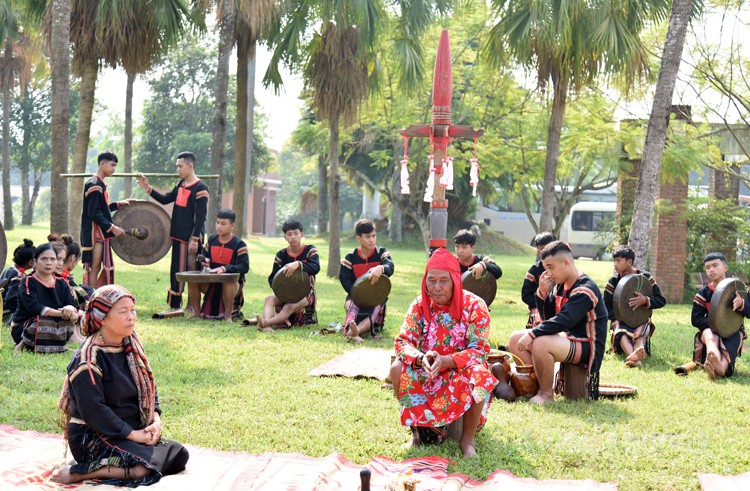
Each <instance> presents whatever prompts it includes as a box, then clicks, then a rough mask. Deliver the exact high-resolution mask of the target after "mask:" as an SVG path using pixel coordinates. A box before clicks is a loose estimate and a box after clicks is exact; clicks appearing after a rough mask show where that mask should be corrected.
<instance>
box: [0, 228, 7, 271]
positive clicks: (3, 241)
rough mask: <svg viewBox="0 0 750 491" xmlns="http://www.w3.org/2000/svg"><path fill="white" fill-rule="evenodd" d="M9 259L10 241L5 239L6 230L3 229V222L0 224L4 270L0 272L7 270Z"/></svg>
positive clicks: (0, 259)
mask: <svg viewBox="0 0 750 491" xmlns="http://www.w3.org/2000/svg"><path fill="white" fill-rule="evenodd" d="M7 258H8V240H7V239H6V238H5V228H4V227H3V224H2V222H0V264H2V266H3V267H2V269H0V271H4V270H5V260H6V259H7Z"/></svg>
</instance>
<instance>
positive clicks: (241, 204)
mask: <svg viewBox="0 0 750 491" xmlns="http://www.w3.org/2000/svg"><path fill="white" fill-rule="evenodd" d="M255 47H256V43H255V42H253V41H252V40H251V39H250V38H249V36H247V35H246V34H240V33H238V39H237V121H236V123H235V131H236V133H235V137H234V152H235V154H234V155H235V166H234V198H233V200H232V207H233V209H234V212H235V213H236V214H237V225H236V226H235V230H236V233H237V235H239V236H242V235H243V233H244V234H245V235H250V234H251V233H252V226H251V223H250V217H249V216H246V214H245V212H246V211H247V200H248V198H249V197H250V190H251V189H252V186H251V179H250V173H251V172H250V171H251V169H252V157H253V120H254V118H255V112H254V109H255Z"/></svg>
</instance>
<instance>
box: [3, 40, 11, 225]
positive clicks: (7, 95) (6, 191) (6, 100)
mask: <svg viewBox="0 0 750 491" xmlns="http://www.w3.org/2000/svg"><path fill="white" fill-rule="evenodd" d="M4 58H5V61H4V63H5V70H4V73H3V78H4V80H3V81H2V86H3V224H4V225H5V230H13V200H12V197H11V195H10V102H11V92H12V87H13V70H11V69H10V66H11V64H12V63H13V45H12V44H11V43H10V38H6V40H5V53H4Z"/></svg>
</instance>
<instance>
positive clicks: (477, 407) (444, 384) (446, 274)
mask: <svg viewBox="0 0 750 491" xmlns="http://www.w3.org/2000/svg"><path fill="white" fill-rule="evenodd" d="M489 335H490V316H489V313H488V311H487V306H486V305H485V303H484V300H482V299H481V298H479V297H477V296H476V295H474V294H473V293H470V292H468V291H465V290H463V288H462V285H461V270H460V268H459V265H458V259H456V257H455V256H453V254H451V253H450V252H448V251H447V250H446V249H442V248H441V249H438V250H436V251H435V252H434V253H433V254H432V257H431V258H430V260H429V261H427V268H426V272H425V276H424V279H423V280H422V295H421V296H419V297H417V298H416V300H414V302H412V304H411V307H410V308H409V311H408V312H407V314H406V319H404V324H403V325H402V326H401V332H400V333H399V335H398V337H397V338H396V343H395V345H396V346H395V347H396V355H397V359H396V361H395V362H394V363H393V365H392V366H391V380H392V381H393V389H394V392H395V393H396V397H397V398H398V400H399V402H400V403H401V423H402V424H403V425H405V426H410V427H411V429H412V434H413V435H414V438H413V442H414V443H441V442H442V441H444V440H445V437H446V436H447V428H446V427H447V425H448V424H450V423H452V422H454V421H456V420H457V419H459V418H460V417H461V416H463V430H462V434H461V441H460V445H461V451H462V452H463V454H464V457H473V456H474V455H476V453H477V452H476V448H475V446H476V444H475V440H474V436H475V434H476V432H477V431H479V430H480V429H481V427H482V426H483V425H484V422H485V421H486V420H487V410H488V409H489V407H490V402H491V399H492V398H491V393H492V390H493V389H494V388H495V384H497V380H496V379H495V377H493V376H492V374H491V373H490V370H489V368H488V367H487V355H488V354H489V352H490V343H489Z"/></svg>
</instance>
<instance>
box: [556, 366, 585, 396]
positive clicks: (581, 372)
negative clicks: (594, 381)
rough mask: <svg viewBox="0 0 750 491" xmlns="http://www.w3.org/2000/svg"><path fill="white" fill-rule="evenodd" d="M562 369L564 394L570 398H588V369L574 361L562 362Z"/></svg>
mask: <svg viewBox="0 0 750 491" xmlns="http://www.w3.org/2000/svg"><path fill="white" fill-rule="evenodd" d="M560 370H561V371H562V376H563V388H562V395H563V396H564V397H565V398H566V399H570V400H577V399H588V398H589V392H588V381H589V371H588V369H587V368H586V367H584V366H581V365H573V364H572V363H560Z"/></svg>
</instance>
